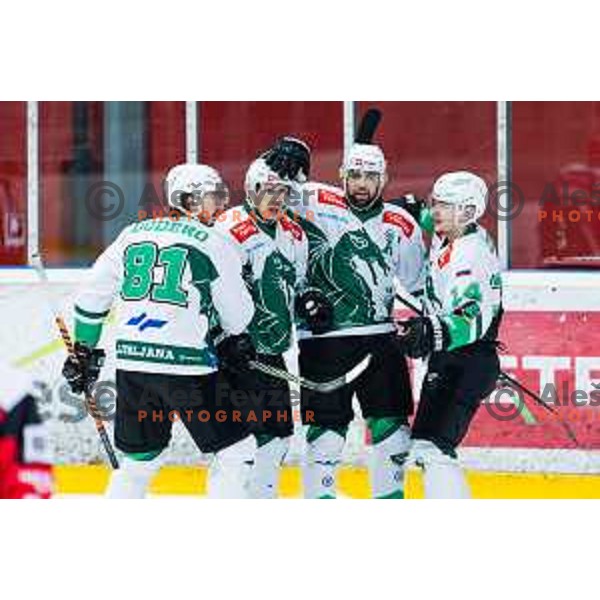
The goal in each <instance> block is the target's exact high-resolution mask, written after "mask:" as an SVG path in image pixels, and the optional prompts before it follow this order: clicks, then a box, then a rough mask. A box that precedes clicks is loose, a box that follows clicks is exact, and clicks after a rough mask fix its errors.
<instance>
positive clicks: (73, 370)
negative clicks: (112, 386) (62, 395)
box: [62, 342, 106, 394]
mask: <svg viewBox="0 0 600 600" xmlns="http://www.w3.org/2000/svg"><path fill="white" fill-rule="evenodd" d="M105 358H106V354H105V352H104V350H100V349H99V348H90V347H89V346H86V345H85V344H82V343H80V342H76V343H75V355H69V356H68V358H67V360H66V361H65V364H64V366H63V370H62V374H63V377H64V378H65V379H66V380H67V383H68V384H69V387H70V388H71V391H72V392H73V393H74V394H81V393H83V392H87V391H88V390H89V388H90V387H91V386H92V385H94V383H96V381H97V380H98V377H99V376H100V370H101V369H102V367H103V366H104V359H105Z"/></svg>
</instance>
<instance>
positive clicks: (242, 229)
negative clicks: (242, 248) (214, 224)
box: [229, 218, 258, 244]
mask: <svg viewBox="0 0 600 600" xmlns="http://www.w3.org/2000/svg"><path fill="white" fill-rule="evenodd" d="M229 233H231V235H232V236H233V237H234V238H235V239H236V240H237V241H238V242H239V243H240V244H243V243H244V242H245V241H246V240H248V239H249V238H251V237H252V236H253V235H255V234H257V233H258V227H257V226H256V224H255V223H254V221H253V220H252V219H250V218H246V219H245V220H243V221H242V222H241V223H238V224H237V225H234V226H233V227H231V229H230V230H229Z"/></svg>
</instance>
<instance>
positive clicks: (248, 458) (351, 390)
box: [63, 137, 502, 499]
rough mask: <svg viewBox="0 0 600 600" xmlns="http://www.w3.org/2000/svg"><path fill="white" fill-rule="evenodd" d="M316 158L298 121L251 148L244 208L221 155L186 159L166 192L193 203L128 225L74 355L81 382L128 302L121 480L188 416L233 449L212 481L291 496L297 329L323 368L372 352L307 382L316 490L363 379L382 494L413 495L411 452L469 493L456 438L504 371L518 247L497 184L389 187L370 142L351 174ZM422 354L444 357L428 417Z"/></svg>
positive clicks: (82, 305)
mask: <svg viewBox="0 0 600 600" xmlns="http://www.w3.org/2000/svg"><path fill="white" fill-rule="evenodd" d="M310 168H311V153H310V149H309V147H308V145H307V144H305V143H304V142H303V141H302V140H299V139H296V138H292V137H284V138H282V139H280V140H278V141H277V142H276V143H275V144H274V145H273V146H272V147H271V148H269V149H268V150H267V151H266V152H264V153H263V154H261V155H260V156H259V157H258V158H257V159H256V160H254V161H253V162H252V164H251V165H250V167H249V168H248V171H247V173H246V178H245V199H244V201H243V204H242V205H241V206H236V207H232V208H228V203H229V194H228V191H227V187H226V185H225V182H224V181H223V179H222V178H221V176H220V175H219V173H218V172H217V171H216V170H215V169H213V168H211V167H209V166H207V165H200V164H183V165H178V166H175V167H173V168H172V169H171V170H170V172H169V173H168V176H167V178H166V193H167V197H168V203H169V205H170V207H171V208H172V209H173V211H175V215H176V218H172V215H171V218H160V219H157V218H153V219H147V220H143V221H139V222H137V223H134V224H132V225H129V226H128V227H126V228H125V229H124V230H123V231H122V232H121V234H120V235H119V237H118V238H117V239H116V241H114V242H113V243H112V244H111V245H110V246H109V247H108V248H107V249H106V250H105V251H104V253H103V254H102V255H101V256H100V257H99V258H98V260H97V261H96V263H95V264H94V266H93V268H92V269H91V273H90V276H89V279H88V280H87V281H86V283H85V285H84V286H83V287H82V289H81V290H80V292H79V294H78V296H77V298H76V303H75V338H76V341H77V343H76V354H75V355H74V356H71V357H69V358H68V359H67V362H66V363H65V366H64V369H63V372H64V375H65V377H66V379H67V381H68V382H69V384H70V386H71V388H72V390H73V391H74V392H77V393H81V392H82V391H84V390H86V389H88V388H89V387H90V386H91V385H93V383H94V382H95V380H96V379H97V378H98V376H99V373H100V367H101V365H102V363H103V360H104V351H103V350H101V349H100V348H98V347H97V346H98V343H99V341H100V337H101V333H102V326H103V323H104V320H105V319H106V317H107V315H108V313H109V311H110V310H111V307H112V306H113V305H114V304H115V303H118V311H117V315H118V317H117V326H116V342H115V353H116V367H117V372H116V383H117V393H118V398H117V406H116V416H115V430H114V442H115V445H116V447H117V448H118V449H119V450H120V451H121V452H122V458H121V461H120V462H121V464H120V468H119V469H118V470H114V471H113V473H112V476H111V480H110V484H109V488H108V491H107V496H108V497H110V498H141V497H143V496H144V495H145V493H146V491H147V489H148V484H149V481H150V479H151V477H152V476H153V474H154V473H155V472H156V470H157V469H158V468H159V466H160V465H161V453H162V452H163V450H165V448H166V447H167V446H168V445H169V441H170V437H171V429H172V423H173V422H174V421H175V420H180V421H181V422H182V423H183V425H184V426H185V427H186V429H187V430H188V432H189V434H190V435H191V437H192V438H193V440H194V442H195V444H196V445H197V447H198V448H199V449H200V450H201V451H202V452H203V453H212V454H213V455H214V461H213V464H212V466H211V469H210V476H209V490H208V491H209V496H210V497H215V498H217V497H250V498H275V497H277V482H278V475H279V469H280V466H281V465H282V463H283V461H284V459H285V455H286V452H287V451H288V449H289V442H290V438H291V436H292V434H293V431H294V423H293V416H292V412H293V411H292V392H291V390H290V383H289V381H290V379H291V378H287V377H285V376H284V375H285V374H286V373H289V367H288V365H287V363H286V360H285V357H284V355H286V353H288V351H289V350H290V349H292V348H293V347H294V346H296V345H297V347H298V350H299V375H300V377H302V378H305V380H309V381H311V382H326V381H330V380H332V379H335V378H339V377H341V376H343V375H344V374H346V373H348V372H350V371H351V370H352V369H353V368H354V367H355V366H356V365H358V364H359V363H361V361H363V362H364V361H366V362H364V364H366V365H367V366H366V368H364V370H363V371H362V372H361V373H360V374H359V375H358V376H357V377H356V378H355V379H354V380H353V381H351V382H349V383H348V384H347V385H342V386H339V387H337V388H336V389H334V390H327V391H323V390H321V389H315V387H306V386H305V387H302V388H301V394H300V407H301V415H302V420H303V422H304V424H305V425H306V426H307V427H306V428H305V431H306V448H307V450H306V456H305V463H306V464H305V468H304V469H303V473H304V495H305V497H306V498H335V497H336V485H335V482H336V469H337V467H338V465H339V463H340V460H341V456H342V451H343V448H344V443H345V438H346V433H347V430H348V426H349V424H350V423H351V421H352V419H353V418H354V412H353V398H356V400H357V402H358V404H359V405H360V409H361V412H362V415H363V417H364V419H365V421H366V425H367V427H368V430H369V432H370V439H371V445H372V452H371V455H370V456H371V459H372V460H371V463H370V469H369V472H370V482H371V488H372V495H373V497H374V498H389V499H392V498H403V497H404V473H405V469H406V468H407V466H408V465H412V464H415V465H417V466H418V467H420V468H421V469H422V470H423V474H424V481H425V492H426V496H427V497H437V498H444V497H450V498H454V497H458V498H462V497H468V495H469V490H468V486H467V484H466V481H465V477H464V474H463V472H462V470H461V468H460V466H459V463H458V460H457V454H456V449H457V447H458V445H459V444H460V442H461V440H462V439H463V438H464V436H465V435H466V432H467V429H468V427H469V424H470V422H471V420H472V419H473V416H474V414H475V412H476V410H477V408H478V406H479V404H480V402H481V400H482V399H483V398H485V397H486V396H487V395H489V393H490V392H491V391H492V390H493V388H494V386H495V382H496V379H497V376H498V371H499V365H498V357H497V351H496V345H497V343H496V338H497V334H498V326H499V322H500V319H501V315H502V307H501V280H500V273H499V265H498V262H497V258H496V254H495V250H494V247H493V243H492V242H491V240H490V238H489V236H488V235H487V233H486V231H485V230H484V229H483V228H482V227H481V226H480V225H479V224H478V220H479V219H480V217H481V216H482V215H483V214H484V211H485V203H486V196H487V188H486V184H485V182H484V181H483V180H482V179H481V178H480V177H478V176H477V175H475V174H472V173H469V172H464V171H463V172H453V173H447V174H445V175H443V176H441V177H440V178H439V179H437V180H436V181H435V182H434V184H433V188H432V192H431V195H430V197H431V199H430V204H426V203H425V202H423V201H420V200H417V199H415V198H414V197H404V198H401V199H398V200H393V201H385V200H384V190H385V187H386V183H387V167H386V159H385V157H384V154H383V151H382V149H381V148H380V147H379V146H376V145H373V144H363V143H357V144H354V145H353V146H352V147H351V148H350V149H349V152H348V153H347V155H346V156H345V157H344V161H343V164H342V167H341V171H340V177H341V187H333V186H331V185H326V184H322V183H317V182H313V181H311V180H310ZM429 238H431V242H430V243H429V244H428V246H429V249H428V250H426V243H425V240H426V239H429ZM399 290H401V293H404V294H411V295H412V296H413V297H417V298H419V299H420V300H419V303H420V307H421V312H420V313H419V314H417V315H415V316H413V317H411V318H408V319H404V320H402V321H398V320H397V318H396V316H395V313H394V301H395V299H396V294H397V292H398V291H399ZM408 358H412V359H422V360H424V361H425V364H426V366H427V372H426V375H425V378H424V381H423V385H422V389H421V393H420V400H419V402H418V407H417V410H416V414H415V415H414V419H413V420H412V425H409V417H411V415H412V414H413V412H414V403H413V393H412V387H411V380H410V375H409V369H408V362H407V359H408ZM260 366H263V367H266V368H262V369H260V368H258V367H260ZM282 374H283V375H282ZM250 415H254V418H250Z"/></svg>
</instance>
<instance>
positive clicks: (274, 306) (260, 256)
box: [215, 158, 308, 498]
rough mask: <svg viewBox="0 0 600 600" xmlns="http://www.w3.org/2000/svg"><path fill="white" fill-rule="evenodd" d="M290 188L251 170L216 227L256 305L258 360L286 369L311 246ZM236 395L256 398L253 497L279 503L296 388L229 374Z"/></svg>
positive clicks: (258, 166)
mask: <svg viewBox="0 0 600 600" xmlns="http://www.w3.org/2000/svg"><path fill="white" fill-rule="evenodd" d="M290 185H291V182H290V181H289V180H287V179H283V178H281V177H280V176H279V175H277V173H275V172H274V171H273V170H271V169H270V168H269V166H268V165H267V164H266V163H265V161H264V160H263V159H261V158H259V159H257V160H255V161H254V162H253V163H252V164H251V165H250V167H249V169H248V171H247V173H246V179H245V192H246V197H245V200H244V203H243V204H242V206H238V207H235V208H231V209H229V210H228V211H227V212H226V213H225V214H224V215H221V216H220V217H219V218H218V219H217V221H216V223H215V227H216V228H217V229H219V230H220V231H222V232H223V233H224V234H225V235H226V236H227V238H228V239H230V240H231V242H232V243H233V244H234V245H235V246H236V248H238V250H239V252H240V255H241V258H242V262H243V265H244V272H245V279H246V283H247V285H248V288H249V290H250V292H251V294H252V298H253V300H254V306H255V311H254V317H253V319H252V322H251V324H250V326H249V333H250V335H251V336H252V340H253V342H254V345H255V347H256V350H257V353H258V359H259V360H260V362H262V363H264V364H268V365H271V366H274V367H278V368H280V369H285V368H286V364H285V361H284V357H283V353H284V352H287V351H288V350H289V349H290V347H291V346H292V343H293V341H294V340H293V323H294V298H295V295H296V293H297V291H298V289H299V287H300V286H301V285H302V282H303V279H304V276H305V271H306V261H307V257H308V244H307V240H306V235H305V233H304V231H303V230H302V228H301V227H300V226H299V225H298V224H297V223H296V222H294V220H293V215H290V214H289V213H288V212H287V210H286V200H287V197H288V195H289V191H290ZM229 380H230V381H231V383H232V385H233V386H234V387H235V389H236V392H238V393H239V392H241V393H242V394H245V397H246V399H247V400H248V401H249V402H250V401H251V398H253V397H254V398H256V400H257V403H258V405H259V406H256V407H255V408H256V414H258V415H259V419H258V423H257V424H256V431H255V437H256V441H257V451H256V455H255V459H254V465H253V470H252V475H251V484H250V490H251V495H252V497H255V498H275V497H276V496H277V482H278V477H279V469H280V466H281V464H282V462H283V459H284V457H285V454H286V452H287V450H288V447H289V438H290V436H291V435H292V434H293V432H294V423H293V417H292V409H291V397H290V388H289V384H288V383H287V382H286V381H283V380H281V379H277V378H274V377H271V376H269V375H266V374H264V373H259V372H257V371H249V372H247V373H244V374H235V373H234V374H230V376H229Z"/></svg>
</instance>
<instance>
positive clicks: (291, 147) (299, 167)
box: [262, 137, 310, 183]
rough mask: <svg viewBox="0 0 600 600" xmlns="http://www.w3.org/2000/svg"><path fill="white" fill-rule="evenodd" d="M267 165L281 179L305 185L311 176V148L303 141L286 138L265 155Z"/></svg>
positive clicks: (263, 156)
mask: <svg viewBox="0 0 600 600" xmlns="http://www.w3.org/2000/svg"><path fill="white" fill-rule="evenodd" d="M262 158H263V159H264V160H265V162H266V163H267V165H269V167H270V168H271V169H273V171H275V172H276V173H277V174H278V175H279V176H280V177H283V178H284V179H290V180H292V181H297V182H298V183H304V182H305V181H306V180H307V179H308V177H309V175H310V148H309V147H308V145H307V144H305V143H304V142H303V141H302V140H299V139H296V138H293V137H284V138H281V139H280V140H278V141H277V142H276V143H275V145H273V146H272V147H271V148H269V149H268V150H267V151H266V152H265V153H264V154H263V155H262Z"/></svg>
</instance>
